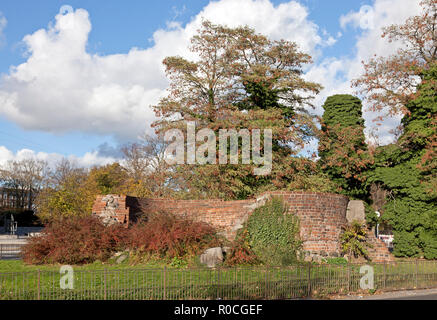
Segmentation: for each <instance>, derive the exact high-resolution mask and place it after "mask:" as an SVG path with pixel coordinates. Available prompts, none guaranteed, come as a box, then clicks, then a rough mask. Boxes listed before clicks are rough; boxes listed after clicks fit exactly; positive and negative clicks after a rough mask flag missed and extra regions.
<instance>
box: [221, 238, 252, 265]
mask: <svg viewBox="0 0 437 320" xmlns="http://www.w3.org/2000/svg"><path fill="white" fill-rule="evenodd" d="M246 235H247V230H245V231H244V232H243V233H242V234H240V235H239V236H238V237H237V239H235V241H234V242H233V243H232V246H231V250H230V252H229V254H227V255H226V260H225V263H226V264H227V265H229V266H235V265H254V264H258V263H259V262H260V261H259V259H258V257H257V256H256V255H255V253H254V252H253V251H252V249H251V248H250V246H249V243H248V241H247V239H246Z"/></svg>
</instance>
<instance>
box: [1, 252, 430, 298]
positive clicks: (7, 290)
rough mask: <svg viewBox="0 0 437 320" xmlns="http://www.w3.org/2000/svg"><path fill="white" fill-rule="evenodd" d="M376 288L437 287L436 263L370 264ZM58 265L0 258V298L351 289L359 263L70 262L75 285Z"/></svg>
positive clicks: (278, 294)
mask: <svg viewBox="0 0 437 320" xmlns="http://www.w3.org/2000/svg"><path fill="white" fill-rule="evenodd" d="M373 266H374V272H375V278H374V279H375V281H374V282H375V289H379V290H380V289H384V290H388V289H414V288H425V287H431V286H433V287H435V286H437V262H435V261H430V262H426V261H421V262H418V263H416V262H415V261H410V262H399V263H396V264H390V265H385V266H384V265H379V264H375V265H373ZM60 267H61V265H48V266H47V265H45V266H32V265H25V264H23V262H22V261H21V260H0V299H37V298H38V297H39V298H40V299H217V298H222V299H262V298H272V299H289V298H298V297H304V296H306V295H307V294H308V292H309V291H311V292H313V293H315V294H317V295H319V296H323V295H329V294H332V293H347V292H356V291H358V290H359V289H360V279H361V277H362V276H363V274H361V273H360V265H329V264H324V265H310V264H302V265H296V266H288V267H278V268H274V267H266V266H257V267H233V268H217V269H208V268H199V267H184V268H176V267H172V266H170V265H169V264H168V263H165V262H164V261H155V260H153V261H151V262H148V263H144V264H136V265H132V264H129V261H126V262H124V263H122V264H115V263H112V264H111V263H101V262H96V263H93V264H88V265H83V266H73V270H74V289H73V290H63V289H61V288H60V285H59V283H60V280H61V277H62V276H63V275H61V274H60V272H59V271H60Z"/></svg>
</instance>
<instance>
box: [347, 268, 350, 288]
mask: <svg viewBox="0 0 437 320" xmlns="http://www.w3.org/2000/svg"><path fill="white" fill-rule="evenodd" d="M350 291H351V265H350V263H348V264H347V292H348V293H349V292H350Z"/></svg>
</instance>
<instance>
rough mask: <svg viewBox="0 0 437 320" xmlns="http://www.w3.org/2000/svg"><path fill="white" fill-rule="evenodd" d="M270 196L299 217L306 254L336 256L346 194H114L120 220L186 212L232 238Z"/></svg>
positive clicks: (97, 207) (97, 208) (101, 206)
mask: <svg viewBox="0 0 437 320" xmlns="http://www.w3.org/2000/svg"><path fill="white" fill-rule="evenodd" d="M271 196H279V197H282V198H283V200H284V201H285V202H286V203H287V204H288V206H289V211H290V213H294V214H297V216H298V217H299V220H300V230H301V232H300V236H301V239H302V240H303V249H304V251H306V252H307V254H309V255H322V256H338V255H339V254H340V244H339V242H338V239H339V235H340V233H341V231H342V229H341V228H342V226H344V225H345V224H346V209H347V203H348V198H347V197H345V196H342V195H337V194H328V193H315V192H282V191H281V192H267V193H265V194H263V195H261V196H259V197H258V198H256V199H250V200H236V201H222V200H168V199H138V198H133V197H125V196H116V197H117V199H118V202H119V208H118V209H117V219H118V220H119V221H120V222H123V221H127V222H129V221H130V220H132V221H134V220H135V216H136V214H138V213H139V214H141V212H160V211H166V212H171V213H174V214H178V215H185V216H188V217H190V218H192V219H194V220H197V221H203V222H207V223H209V224H211V225H212V226H214V227H215V228H217V230H219V231H220V232H221V233H222V234H223V235H224V236H226V237H227V238H228V239H230V240H232V239H234V238H235V235H236V232H237V230H238V229H239V228H240V227H241V225H242V224H243V223H244V222H245V221H246V220H247V217H248V216H249V214H250V213H251V212H253V210H254V209H255V208H256V207H258V206H260V205H262V204H264V202H265V200H266V199H268V198H270V197H271ZM102 199H103V196H98V197H97V200H96V203H95V204H94V207H93V213H95V214H99V213H100V212H102V211H103V210H104V207H105V202H104V201H103V200H102Z"/></svg>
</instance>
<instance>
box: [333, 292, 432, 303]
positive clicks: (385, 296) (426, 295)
mask: <svg viewBox="0 0 437 320" xmlns="http://www.w3.org/2000/svg"><path fill="white" fill-rule="evenodd" d="M335 300H437V289H424V290H404V291H393V292H384V293H381V294H374V295H356V296H346V297H336V298H335Z"/></svg>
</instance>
